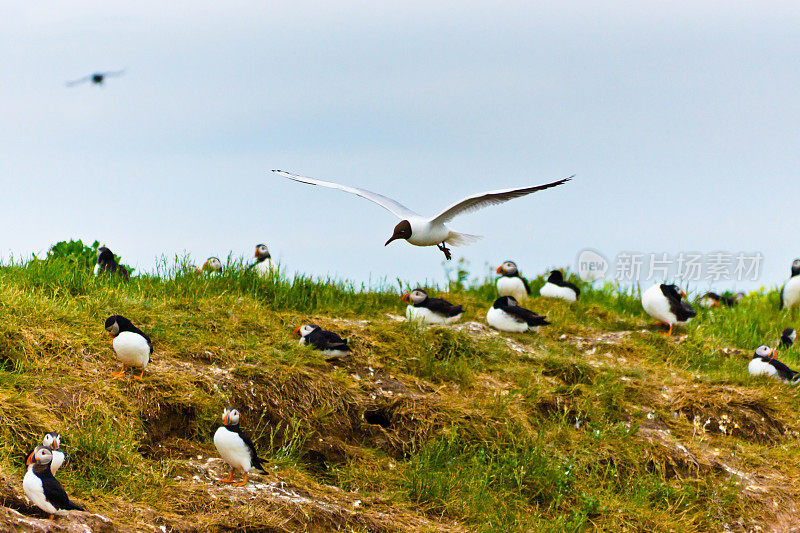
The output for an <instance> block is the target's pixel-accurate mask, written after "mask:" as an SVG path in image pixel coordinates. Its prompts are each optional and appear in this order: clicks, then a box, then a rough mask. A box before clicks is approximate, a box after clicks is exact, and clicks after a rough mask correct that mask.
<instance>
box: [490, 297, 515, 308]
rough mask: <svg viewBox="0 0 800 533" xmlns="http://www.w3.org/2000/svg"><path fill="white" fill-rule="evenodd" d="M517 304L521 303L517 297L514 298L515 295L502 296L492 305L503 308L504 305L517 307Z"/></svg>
mask: <svg viewBox="0 0 800 533" xmlns="http://www.w3.org/2000/svg"><path fill="white" fill-rule="evenodd" d="M517 305H519V304H518V303H517V299H516V298H514V297H513V296H501V297H500V298H498V299H497V300H495V301H494V304H492V307H494V308H495V309H502V308H503V307H516V306H517Z"/></svg>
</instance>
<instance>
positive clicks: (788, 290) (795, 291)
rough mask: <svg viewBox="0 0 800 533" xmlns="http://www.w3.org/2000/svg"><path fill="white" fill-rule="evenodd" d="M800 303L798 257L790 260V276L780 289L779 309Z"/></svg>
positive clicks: (799, 263) (799, 265)
mask: <svg viewBox="0 0 800 533" xmlns="http://www.w3.org/2000/svg"><path fill="white" fill-rule="evenodd" d="M798 304H800V259H795V260H794V261H792V276H791V277H790V278H789V280H788V281H787V282H786V284H785V285H784V286H783V289H781V306H780V308H781V309H784V308H786V307H795V306H796V305H798Z"/></svg>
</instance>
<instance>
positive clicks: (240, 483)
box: [231, 472, 247, 487]
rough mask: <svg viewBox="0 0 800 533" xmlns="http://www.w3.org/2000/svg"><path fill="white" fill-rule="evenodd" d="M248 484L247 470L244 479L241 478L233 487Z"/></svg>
mask: <svg viewBox="0 0 800 533" xmlns="http://www.w3.org/2000/svg"><path fill="white" fill-rule="evenodd" d="M244 485H247V472H245V473H244V479H243V480H241V481H240V482H239V483H234V484H233V485H231V487H242V486H244Z"/></svg>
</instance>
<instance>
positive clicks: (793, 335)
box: [781, 328, 797, 346]
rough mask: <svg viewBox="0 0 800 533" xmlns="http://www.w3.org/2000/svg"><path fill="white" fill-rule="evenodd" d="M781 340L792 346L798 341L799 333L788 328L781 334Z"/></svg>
mask: <svg viewBox="0 0 800 533" xmlns="http://www.w3.org/2000/svg"><path fill="white" fill-rule="evenodd" d="M781 339H782V340H783V341H785V342H786V343H787V344H789V345H790V346H791V345H792V344H793V343H794V341H795V339H797V332H796V331H795V330H794V328H786V329H785V330H783V333H782V334H781Z"/></svg>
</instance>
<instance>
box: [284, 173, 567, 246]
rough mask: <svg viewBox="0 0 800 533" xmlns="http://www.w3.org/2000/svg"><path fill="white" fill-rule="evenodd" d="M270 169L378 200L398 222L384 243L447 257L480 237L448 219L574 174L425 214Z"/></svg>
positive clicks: (556, 183)
mask: <svg viewBox="0 0 800 533" xmlns="http://www.w3.org/2000/svg"><path fill="white" fill-rule="evenodd" d="M272 172H275V173H276V174H279V175H281V176H283V177H285V178H289V179H290V180H293V181H298V182H300V183H305V184H307V185H318V186H320V187H327V188H329V189H338V190H340V191H344V192H348V193H350V194H355V195H356V196H360V197H361V198H364V199H365V200H369V201H370V202H374V203H376V204H378V205H379V206H381V207H382V208H384V209H386V210H387V211H389V212H390V213H392V214H393V215H394V216H396V217H397V218H399V219H400V223H399V224H397V226H395V228H394V232H393V233H392V236H391V237H389V240H388V241H386V244H384V246H389V243H391V242H392V241H396V240H398V239H403V240H405V241H407V242H408V243H409V244H413V245H414V246H436V247H437V248H439V250H440V251H441V252H442V253H443V254H444V257H445V259H446V260H448V261H449V260H450V259H452V255H451V254H450V248H448V247H447V245H448V244H449V245H451V246H464V245H467V244H470V243H472V242H475V241H477V240H478V239H480V237H479V236H477V235H468V234H466V233H457V232H455V231H452V230H451V229H450V228H448V227H447V225H446V224H447V223H448V222H450V221H451V220H453V219H454V218H456V217H457V216H460V215H463V214H466V213H471V212H473V211H477V210H478V209H483V208H484V207H488V206H490V205H497V204H502V203H505V202H508V201H509V200H513V199H514V198H520V197H522V196H526V195H528V194H532V193H535V192H537V191H543V190H545V189H550V188H552V187H558V186H559V185H562V184H564V183H566V182H568V181H569V180H571V179H572V177H573V176H570V177H569V178H564V179H561V180H558V181H554V182H552V183H545V184H544V185H535V186H533V187H522V188H519V189H501V190H497V191H488V192H482V193H478V194H473V195H470V196H467V197H466V198H464V199H462V200H459V201H458V202H456V203H454V204H453V205H451V206H449V207H448V208H446V209H445V210H444V211H442V212H441V213H439V214H438V215H436V216H434V217H424V216H422V215H419V214H417V213H415V212H414V211H412V210H411V209H409V208H407V207H406V206H404V205H402V204H401V203H400V202H397V201H395V200H392V199H391V198H387V197H386V196H383V195H382V194H378V193H374V192H372V191H368V190H366V189H358V188H356V187H349V186H347V185H341V184H339V183H333V182H331V181H323V180H317V179H312V178H306V177H303V176H298V175H297V174H292V173H290V172H284V171H283V170H273V171H272Z"/></svg>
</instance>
